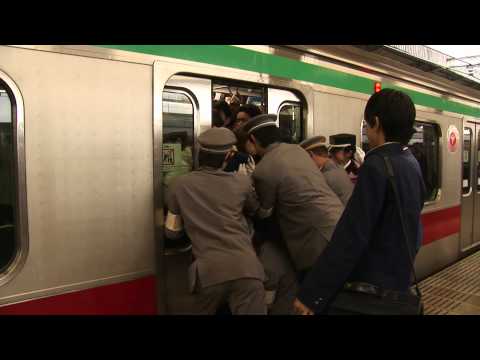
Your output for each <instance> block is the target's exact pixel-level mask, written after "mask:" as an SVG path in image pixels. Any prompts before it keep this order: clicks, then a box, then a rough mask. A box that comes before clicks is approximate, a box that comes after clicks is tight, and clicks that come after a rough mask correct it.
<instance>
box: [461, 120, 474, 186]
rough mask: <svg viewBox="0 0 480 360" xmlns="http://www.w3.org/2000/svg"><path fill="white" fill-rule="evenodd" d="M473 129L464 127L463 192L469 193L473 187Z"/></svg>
mask: <svg viewBox="0 0 480 360" xmlns="http://www.w3.org/2000/svg"><path fill="white" fill-rule="evenodd" d="M471 156H472V129H470V128H464V129H463V162H462V163H463V170H462V174H463V175H462V193H463V194H464V195H465V194H468V193H469V192H470V189H471V184H470V180H471V178H470V173H471V164H472V159H471Z"/></svg>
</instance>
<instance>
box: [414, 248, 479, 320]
mask: <svg viewBox="0 0 480 360" xmlns="http://www.w3.org/2000/svg"><path fill="white" fill-rule="evenodd" d="M420 289H421V290H422V294H423V301H424V305H425V315H480V251H477V252H476V253H474V254H472V255H470V256H468V257H466V258H465V259H462V260H460V261H458V262H456V263H455V264H453V265H451V266H449V267H448V268H446V269H444V270H442V271H440V272H438V273H436V274H434V275H432V276H430V277H429V278H427V279H425V280H423V281H421V282H420Z"/></svg>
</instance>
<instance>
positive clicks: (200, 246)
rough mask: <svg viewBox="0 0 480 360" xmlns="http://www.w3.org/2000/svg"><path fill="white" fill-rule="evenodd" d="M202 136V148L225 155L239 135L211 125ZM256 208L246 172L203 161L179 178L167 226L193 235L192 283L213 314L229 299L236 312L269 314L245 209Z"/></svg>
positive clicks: (171, 232)
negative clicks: (239, 172)
mask: <svg viewBox="0 0 480 360" xmlns="http://www.w3.org/2000/svg"><path fill="white" fill-rule="evenodd" d="M198 142H199V144H200V151H205V152H207V153H217V154H224V155H226V154H227V152H228V151H230V150H231V149H232V146H233V144H234V143H235V142H236V138H235V135H234V134H233V132H231V131H230V130H228V129H226V128H212V129H210V130H208V131H206V132H204V133H203V134H201V135H200V136H199V138H198ZM257 208H258V202H257V200H256V195H255V192H254V191H253V187H252V183H251V179H250V177H248V176H246V175H243V174H238V173H232V172H225V171H223V169H222V168H219V169H213V168H208V167H203V168H202V167H201V168H199V169H198V170H196V171H192V172H190V173H189V174H185V175H182V176H180V177H178V178H177V179H175V181H174V183H173V185H172V188H171V189H170V191H169V194H168V215H167V220H166V226H165V227H166V230H165V232H166V236H167V237H170V238H175V237H178V236H179V234H181V232H182V231H183V230H185V231H186V233H187V234H188V236H189V238H190V239H191V241H192V251H193V256H194V258H195V260H194V262H193V263H192V265H191V267H190V279H191V282H190V289H191V290H192V291H193V292H194V296H195V300H196V303H197V305H198V311H199V312H200V313H202V314H215V312H216V311H217V309H218V308H219V307H220V306H221V305H222V304H224V303H228V305H229V307H230V310H231V311H232V313H233V314H266V306H265V290H264V287H263V280H264V278H265V274H264V270H263V267H262V265H261V263H260V261H259V260H258V258H257V256H256V253H255V251H254V249H253V246H252V240H251V239H252V232H251V230H250V228H249V225H248V223H247V219H246V217H245V214H244V211H246V212H247V213H250V214H253V213H254V212H255V211H256V210H257Z"/></svg>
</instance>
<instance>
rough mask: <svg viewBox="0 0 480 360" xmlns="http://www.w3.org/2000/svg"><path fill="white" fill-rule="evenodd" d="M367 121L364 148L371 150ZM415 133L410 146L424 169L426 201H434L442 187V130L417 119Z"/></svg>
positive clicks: (363, 128)
mask: <svg viewBox="0 0 480 360" xmlns="http://www.w3.org/2000/svg"><path fill="white" fill-rule="evenodd" d="M366 126H367V125H366V122H365V120H363V121H362V149H363V150H364V151H365V152H367V151H368V150H370V148H369V144H368V138H367V131H366V129H367V128H366ZM415 130H416V131H415V134H414V135H413V136H412V139H411V140H410V142H409V143H408V147H409V148H410V150H411V151H412V154H413V155H414V156H415V158H416V159H417V161H418V163H419V164H420V168H421V170H422V175H423V180H424V182H425V187H426V190H427V193H426V198H425V201H434V200H435V199H436V198H437V195H438V191H439V188H440V159H439V157H440V144H439V138H440V130H439V127H438V125H436V124H432V123H427V122H423V121H415Z"/></svg>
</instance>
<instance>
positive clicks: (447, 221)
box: [422, 206, 462, 245]
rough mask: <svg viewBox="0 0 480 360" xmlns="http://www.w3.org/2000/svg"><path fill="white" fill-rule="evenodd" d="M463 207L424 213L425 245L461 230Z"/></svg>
mask: <svg viewBox="0 0 480 360" xmlns="http://www.w3.org/2000/svg"><path fill="white" fill-rule="evenodd" d="M461 213H462V211H461V207H460V206H455V207H452V208H448V209H444V210H440V211H435V212H432V213H429V214H424V215H422V224H423V245H426V244H429V243H431V242H433V241H436V240H440V239H442V238H445V237H447V236H449V235H453V234H456V233H459V232H460V226H461Z"/></svg>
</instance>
